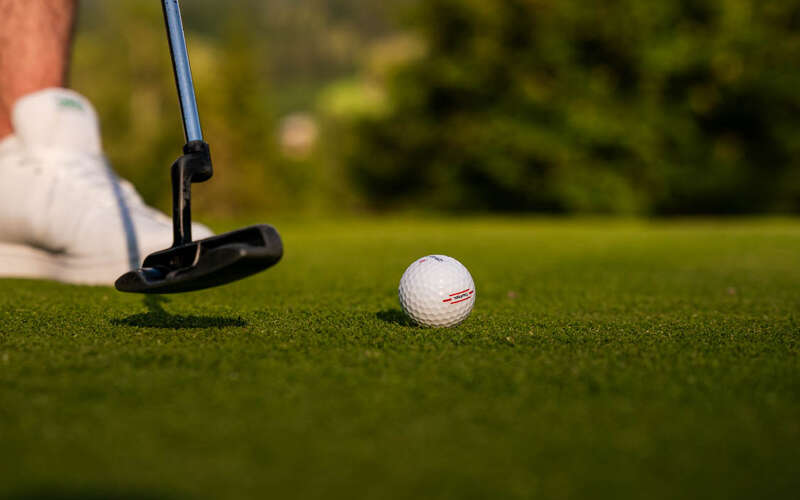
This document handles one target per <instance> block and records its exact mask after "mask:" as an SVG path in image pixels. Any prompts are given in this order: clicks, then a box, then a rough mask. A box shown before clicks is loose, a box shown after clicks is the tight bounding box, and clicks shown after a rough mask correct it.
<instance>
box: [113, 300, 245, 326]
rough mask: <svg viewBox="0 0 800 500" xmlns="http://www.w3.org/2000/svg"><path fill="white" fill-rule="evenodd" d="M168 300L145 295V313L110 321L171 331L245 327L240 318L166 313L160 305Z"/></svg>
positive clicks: (116, 323) (119, 324)
mask: <svg viewBox="0 0 800 500" xmlns="http://www.w3.org/2000/svg"><path fill="white" fill-rule="evenodd" d="M167 302H169V299H167V298H165V297H161V296H159V295H147V296H145V298H144V305H145V307H147V312H146V313H138V314H132V315H130V316H127V317H125V318H114V319H112V320H110V322H111V324H112V325H116V326H136V327H142V328H165V329H172V330H175V329H177V330H181V329H190V328H229V327H243V326H247V321H245V320H243V319H242V318H241V317H235V318H234V317H228V316H196V315H182V314H170V313H168V312H167V311H166V310H165V309H164V306H163V305H162V304H164V303H167Z"/></svg>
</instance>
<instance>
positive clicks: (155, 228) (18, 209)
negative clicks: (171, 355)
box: [0, 88, 212, 285]
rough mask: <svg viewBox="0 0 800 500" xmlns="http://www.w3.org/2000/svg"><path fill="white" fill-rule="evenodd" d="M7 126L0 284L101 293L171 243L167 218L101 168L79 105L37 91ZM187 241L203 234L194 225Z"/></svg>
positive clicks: (0, 147) (86, 114)
mask: <svg viewBox="0 0 800 500" xmlns="http://www.w3.org/2000/svg"><path fill="white" fill-rule="evenodd" d="M12 122H13V125H14V134H13V135H12V136H10V137H8V138H6V139H4V140H3V141H2V142H0V277H22V278H38V279H51V280H58V281H63V282H68V283H79V284H95V285H110V284H113V283H114V280H115V279H116V278H117V277H119V276H120V275H121V274H122V273H124V272H126V271H129V270H131V269H135V268H138V267H139V266H140V265H141V262H142V259H144V257H146V256H147V255H148V254H150V253H152V252H154V251H157V250H162V249H165V248H168V247H169V246H170V245H171V244H172V222H171V219H170V218H169V217H167V216H166V215H164V214H163V213H161V212H159V211H158V210H155V209H154V208H151V207H149V206H147V205H146V204H145V203H144V201H142V198H141V197H140V196H139V194H138V193H137V192H136V190H135V189H134V188H133V186H132V185H131V184H130V183H129V182H128V181H125V180H123V179H120V178H119V177H117V175H116V174H115V173H114V171H113V170H112V169H111V167H110V166H109V165H108V162H107V161H106V158H105V157H104V156H103V151H102V146H101V143H100V132H99V126H98V120H97V115H96V113H95V111H94V108H93V107H92V105H91V104H90V103H89V101H88V100H86V99H85V98H84V97H82V96H81V95H80V94H77V93H76V92H73V91H71V90H67V89H60V88H53V89H47V90H43V91H40V92H36V93H34V94H30V95H28V96H25V97H23V98H22V99H20V100H19V101H17V103H16V104H15V106H14V110H13V116H12ZM164 178H165V179H167V175H166V172H165V175H164ZM192 233H193V236H194V237H195V238H197V239H199V238H205V237H208V236H211V234H212V233H211V231H210V230H209V229H208V228H207V227H205V226H203V225H200V224H194V225H193V226H192Z"/></svg>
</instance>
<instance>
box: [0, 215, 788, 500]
mask: <svg viewBox="0 0 800 500" xmlns="http://www.w3.org/2000/svg"><path fill="white" fill-rule="evenodd" d="M238 222H240V223H236V224H230V225H225V224H223V225H218V226H217V227H216V229H218V230H224V229H229V228H233V227H236V226H240V225H242V224H244V223H247V222H253V221H238ZM276 226H277V227H278V228H279V229H280V230H281V233H282V235H283V238H284V244H285V249H286V253H285V257H284V260H283V261H282V262H281V263H280V264H279V265H278V266H277V267H275V268H274V269H271V270H269V271H267V272H265V273H263V274H261V275H259V276H257V277H254V278H251V279H248V280H245V281H242V282H239V283H235V284H233V285H229V286H226V287H221V288H217V289H213V290H208V291H203V292H197V293H193V294H186V295H176V296H164V297H149V298H145V297H142V296H136V295H125V294H121V293H118V292H116V291H114V290H113V289H111V288H104V287H79V286H69V285H63V284H57V283H51V282H36V281H27V280H2V281H0V497H7V498H18V499H19V498H76V499H77V498H124V499H151V498H165V499H173V498H175V499H182V498H186V499H193V498H215V499H227V498H231V499H233V498H348V499H354V498H374V499H386V498H409V499H419V498H475V499H478V498H493V499H496V498H519V499H522V498H532V497H543V498H592V499H595V498H664V499H667V498H686V497H692V498H769V497H774V498H777V497H783V498H785V497H792V496H796V495H797V492H798V491H800V473H798V470H800V357H799V355H800V221H798V220H791V219H740V220H727V221H726V220H721V221H712V220H687V221H655V222H653V221H649V222H648V221H624V222H620V221H613V220H606V219H577V220H572V219H564V220H555V219H526V218H464V219H446V218H431V219H427V218H412V219H404V218H387V219H383V218H365V219H349V220H344V221H338V220H337V221H333V220H330V221H323V222H312V221H307V220H293V219H287V220H283V221H277V222H276ZM430 253H442V254H447V255H451V256H453V257H456V258H457V259H459V260H460V261H461V262H463V263H464V264H465V265H466V266H467V267H468V268H469V270H470V271H471V273H472V276H473V277H474V279H475V283H476V287H477V300H476V305H475V309H474V311H473V313H472V315H471V316H470V317H469V319H468V320H467V321H466V322H465V323H464V324H462V325H461V326H459V327H456V328H453V329H446V330H434V329H423V328H418V327H415V326H412V325H410V324H409V323H408V321H407V320H406V319H405V318H404V316H403V315H402V313H401V311H400V308H399V305H398V301H397V283H398V280H399V278H400V276H401V274H402V272H403V270H404V269H405V267H406V266H407V265H408V264H410V263H411V262H412V261H413V260H414V259H415V258H417V257H420V256H423V255H427V254H430Z"/></svg>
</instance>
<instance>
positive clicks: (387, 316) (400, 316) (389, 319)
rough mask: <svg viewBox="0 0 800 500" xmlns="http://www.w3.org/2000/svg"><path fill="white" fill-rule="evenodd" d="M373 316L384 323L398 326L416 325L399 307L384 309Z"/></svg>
mask: <svg viewBox="0 0 800 500" xmlns="http://www.w3.org/2000/svg"><path fill="white" fill-rule="evenodd" d="M375 317H376V318H378V319H379V320H381V321H383V322H385V323H392V324H394V325H400V326H418V325H417V324H416V323H414V322H413V321H411V318H409V317H408V316H406V315H405V313H403V311H401V310H400V309H397V308H395V309H384V310H383V311H378V312H377V313H375Z"/></svg>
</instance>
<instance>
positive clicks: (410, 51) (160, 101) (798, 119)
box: [72, 0, 800, 215]
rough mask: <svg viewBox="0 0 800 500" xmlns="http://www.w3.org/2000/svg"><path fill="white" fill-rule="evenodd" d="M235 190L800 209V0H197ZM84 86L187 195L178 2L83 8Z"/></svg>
mask: <svg viewBox="0 0 800 500" xmlns="http://www.w3.org/2000/svg"><path fill="white" fill-rule="evenodd" d="M183 14H184V23H185V27H186V29H187V37H188V38H189V50H190V56H191V59H192V65H193V68H194V70H195V83H196V85H197V87H198V88H197V93H198V101H199V104H200V112H201V119H202V121H203V125H204V129H205V135H206V139H207V140H208V141H209V142H210V144H211V146H212V153H213V156H214V159H215V163H216V165H217V167H218V168H217V176H216V177H215V182H212V183H209V184H207V185H203V186H199V187H198V189H197V192H198V196H199V197H201V198H202V197H206V198H207V201H206V200H201V201H198V203H197V206H198V207H202V208H203V209H204V210H206V212H214V213H215V214H217V215H233V214H239V215H241V214H248V213H253V212H260V211H267V210H269V211H293V212H294V211H301V212H307V213H318V212H328V211H334V210H335V211H342V210H344V211H347V210H365V209H367V210H392V209H400V210H420V209H423V210H426V209H429V210H444V211H470V212H474V211H514V212H529V211H543V212H566V213H585V212H588V213H625V214H631V213H632V214H685V213H750V212H798V211H800V138H798V130H800V127H798V125H800V97H798V89H800V64H798V61H800V4H797V2H793V1H791V0H774V1H771V2H757V1H755V0H705V1H703V0H696V1H691V2H689V1H678V0H676V1H672V2H668V1H663V2H645V1H635V0H613V1H608V2H602V3H599V4H592V3H586V2H577V1H566V2H564V1H556V0H424V1H415V0H383V1H382V2H363V1H359V0H328V1H323V0H271V1H268V2H261V1H255V0H237V1H232V2H227V3H226V4H225V5H222V4H220V3H219V2H216V1H211V0H193V1H191V2H188V1H186V2H183ZM74 56H75V57H74V64H73V67H72V84H73V86H74V87H75V88H76V89H77V90H79V91H81V92H83V93H85V94H87V95H88V96H89V97H90V98H91V99H92V100H93V101H94V102H95V103H96V105H97V107H98V110H99V113H100V115H101V118H102V121H103V127H104V140H105V143H106V144H105V145H106V150H107V152H108V154H109V156H110V157H111V159H112V161H113V163H114V164H115V166H116V168H117V169H118V170H119V171H120V172H121V173H122V174H123V175H124V176H126V177H129V178H131V179H132V180H133V181H134V182H135V183H136V185H137V186H138V187H139V188H140V190H141V191H142V192H143V194H144V195H145V197H146V198H147V199H148V200H149V201H151V202H154V203H156V204H158V205H160V206H162V207H167V206H168V197H169V190H168V186H167V185H166V179H167V177H166V172H167V170H166V169H167V167H168V166H169V164H170V163H171V161H172V160H173V159H174V157H175V156H176V155H177V154H178V153H179V146H180V144H181V140H182V137H181V132H182V131H181V128H180V124H179V114H178V113H179V111H178V106H177V99H176V96H175V91H174V84H173V81H172V74H171V66H170V63H169V56H168V52H167V44H166V40H165V35H164V28H163V26H162V20H161V11H160V4H159V2H157V1H155V0H151V1H148V2H142V1H141V0H120V1H115V2H103V1H100V0H83V2H82V6H81V17H80V21H79V26H78V31H77V38H76V47H75V54H74Z"/></svg>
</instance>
